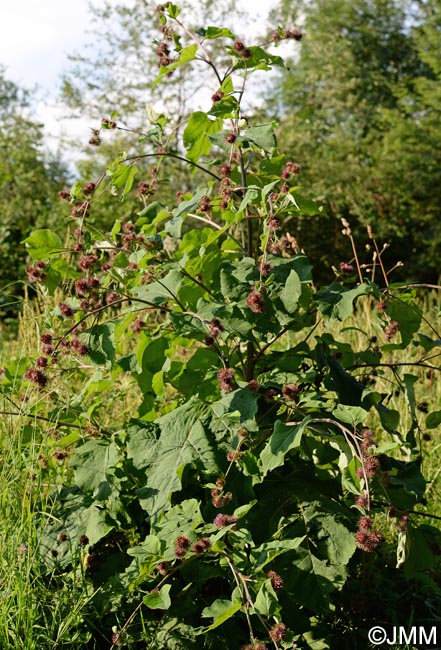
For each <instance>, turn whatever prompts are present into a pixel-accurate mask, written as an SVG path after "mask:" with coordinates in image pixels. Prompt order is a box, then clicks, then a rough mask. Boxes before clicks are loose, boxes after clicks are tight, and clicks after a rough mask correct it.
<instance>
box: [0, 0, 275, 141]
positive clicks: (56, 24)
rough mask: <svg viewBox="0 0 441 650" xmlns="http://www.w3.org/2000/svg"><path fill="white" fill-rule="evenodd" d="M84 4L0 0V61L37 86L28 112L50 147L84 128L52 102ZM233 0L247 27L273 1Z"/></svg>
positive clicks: (82, 30)
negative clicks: (247, 18)
mask: <svg viewBox="0 0 441 650" xmlns="http://www.w3.org/2000/svg"><path fill="white" fill-rule="evenodd" d="M117 1H118V0H112V2H115V3H116V2H117ZM119 1H121V0H119ZM123 1H124V0H123ZM158 2H159V0H158ZM88 4H89V0H9V1H6V0H3V1H1V2H0V65H2V66H3V67H5V68H6V78H7V79H10V80H12V81H14V82H16V83H18V84H19V85H20V86H23V87H26V88H33V87H36V86H38V93H37V96H38V101H37V104H36V107H35V113H34V116H35V117H36V119H38V120H39V121H41V122H42V123H44V125H45V133H46V140H47V143H48V146H49V147H50V148H51V149H52V150H54V149H56V143H57V140H58V139H59V135H60V134H61V133H64V134H65V135H67V136H68V137H69V136H73V137H75V136H76V135H79V134H80V133H82V132H84V129H86V128H88V127H86V126H85V125H84V124H83V125H81V124H80V123H79V122H78V121H72V120H68V119H66V118H65V117H64V112H63V110H62V107H61V106H60V105H59V103H58V101H57V95H58V92H59V87H60V79H61V74H62V72H63V70H66V68H67V66H68V58H67V57H68V54H69V53H73V52H74V51H81V47H82V45H84V44H86V42H88V36H87V29H88V23H89V21H90V14H89V12H88ZM93 4H94V5H98V6H99V4H100V0H94V2H93ZM103 4H104V3H103ZM177 4H179V2H178V3H177ZM237 4H238V6H240V7H241V8H242V9H245V10H248V11H249V12H250V23H249V25H247V27H248V29H249V30H250V31H251V32H252V28H253V25H257V24H258V23H260V22H261V21H263V20H265V18H266V16H267V15H268V12H269V10H270V8H271V7H272V6H273V5H274V4H275V2H274V0H238V2H237ZM241 27H242V26H241Z"/></svg>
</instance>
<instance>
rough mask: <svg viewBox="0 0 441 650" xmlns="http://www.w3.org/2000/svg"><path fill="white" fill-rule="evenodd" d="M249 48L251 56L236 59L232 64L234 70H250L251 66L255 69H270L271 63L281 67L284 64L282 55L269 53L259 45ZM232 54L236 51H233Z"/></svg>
mask: <svg viewBox="0 0 441 650" xmlns="http://www.w3.org/2000/svg"><path fill="white" fill-rule="evenodd" d="M249 50H250V53H251V56H250V57H249V58H247V59H239V60H237V61H236V63H235V65H234V70H243V69H244V68H246V69H247V70H251V69H253V68H254V69H255V70H271V67H272V66H273V65H277V66H281V67H284V66H285V63H284V61H283V59H282V57H280V56H275V55H273V54H269V53H268V52H265V50H264V49H262V48H261V47H259V46H254V47H250V48H249ZM234 54H237V53H236V52H234Z"/></svg>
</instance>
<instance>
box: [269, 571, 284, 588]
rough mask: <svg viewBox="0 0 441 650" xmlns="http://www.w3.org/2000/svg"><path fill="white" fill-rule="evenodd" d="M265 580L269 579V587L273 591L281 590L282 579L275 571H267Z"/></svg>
mask: <svg viewBox="0 0 441 650" xmlns="http://www.w3.org/2000/svg"><path fill="white" fill-rule="evenodd" d="M266 577H267V578H271V585H272V587H273V589H274V590H275V591H278V590H280V589H283V579H282V578H281V577H280V576H279V574H278V573H276V572H275V571H268V573H267V574H266Z"/></svg>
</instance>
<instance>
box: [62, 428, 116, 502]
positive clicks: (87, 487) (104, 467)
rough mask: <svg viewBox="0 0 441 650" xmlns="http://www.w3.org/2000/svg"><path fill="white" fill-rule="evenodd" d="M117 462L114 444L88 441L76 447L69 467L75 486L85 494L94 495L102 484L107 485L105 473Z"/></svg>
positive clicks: (103, 441) (104, 441)
mask: <svg viewBox="0 0 441 650" xmlns="http://www.w3.org/2000/svg"><path fill="white" fill-rule="evenodd" d="M118 461H119V453H118V448H117V446H116V445H115V443H114V442H110V443H109V442H108V441H106V440H88V441H87V442H86V443H85V444H84V445H81V447H78V448H77V449H76V450H75V452H74V455H73V457H72V460H71V462H70V466H71V467H73V468H74V477H75V484H76V485H78V487H80V488H81V489H82V490H84V491H85V492H86V493H90V492H91V493H94V492H95V491H96V490H97V489H98V488H99V487H100V485H101V484H102V483H107V471H108V470H109V469H110V468H111V467H115V465H116V464H117V463H118Z"/></svg>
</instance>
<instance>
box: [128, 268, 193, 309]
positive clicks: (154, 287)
mask: <svg viewBox="0 0 441 650" xmlns="http://www.w3.org/2000/svg"><path fill="white" fill-rule="evenodd" d="M183 279H184V278H183V275H182V273H181V272H180V271H179V270H177V269H172V270H171V271H169V272H168V273H167V275H166V276H165V277H164V278H162V280H156V281H155V282H152V283H151V284H145V285H141V286H139V287H134V288H133V289H132V294H133V296H134V299H136V298H139V299H140V300H145V301H147V302H148V303H152V304H154V305H161V304H162V303H164V302H168V301H169V300H174V299H175V298H174V297H175V296H176V293H177V291H178V289H179V287H180V286H181V283H182V281H183Z"/></svg>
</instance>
